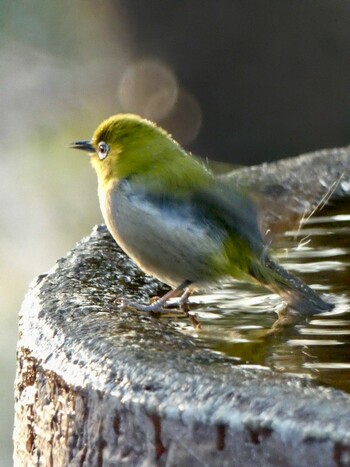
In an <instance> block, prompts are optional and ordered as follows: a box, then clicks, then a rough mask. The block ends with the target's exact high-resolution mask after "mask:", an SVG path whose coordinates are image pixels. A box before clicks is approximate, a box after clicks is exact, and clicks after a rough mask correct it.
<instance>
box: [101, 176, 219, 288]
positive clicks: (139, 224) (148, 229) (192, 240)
mask: <svg viewBox="0 0 350 467" xmlns="http://www.w3.org/2000/svg"><path fill="white" fill-rule="evenodd" d="M99 198H100V205H101V210H102V214H103V217H104V219H105V222H106V224H107V227H108V229H109V231H110V232H111V234H112V235H113V237H114V239H115V240H116V241H117V243H118V244H119V245H120V247H121V248H122V249H123V250H124V251H125V252H126V253H127V254H128V255H129V256H130V257H131V258H132V259H133V260H134V261H135V262H136V263H137V264H138V265H139V266H140V268H141V269H143V270H144V271H145V272H147V273H150V274H151V275H153V276H155V277H157V278H158V279H160V280H161V281H163V282H165V283H167V284H169V285H171V286H176V285H179V283H180V282H183V281H184V280H190V281H193V282H196V283H198V282H201V283H208V282H211V281H215V280H218V279H220V278H221V277H222V276H223V275H224V274H225V272H224V270H225V267H226V265H225V261H227V258H225V253H224V248H223V241H224V239H225V236H226V232H225V231H223V230H222V228H220V227H219V226H217V225H215V223H213V222H211V220H210V219H207V218H205V216H203V215H201V214H200V213H198V212H197V210H196V208H195V207H194V206H192V205H191V203H190V202H188V201H181V200H175V199H171V198H169V197H167V196H159V195H157V196H155V195H152V194H150V193H147V192H146V191H145V190H144V189H143V188H140V187H139V186H137V185H134V184H133V183H132V182H129V181H128V180H121V181H119V182H117V183H114V184H111V185H109V186H108V187H107V189H106V188H105V187H104V188H100V189H99ZM221 256H222V258H221V261H218V258H219V259H220V257H221ZM214 263H215V266H214ZM217 264H222V270H220V271H218V270H217Z"/></svg>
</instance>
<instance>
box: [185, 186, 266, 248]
mask: <svg viewBox="0 0 350 467" xmlns="http://www.w3.org/2000/svg"><path fill="white" fill-rule="evenodd" d="M192 199H193V203H194V204H195V205H196V206H197V209H199V210H200V211H202V212H203V213H204V212H206V213H207V215H210V217H213V218H215V219H216V221H217V222H218V223H221V224H225V226H226V227H228V228H229V229H230V230H231V231H232V232H233V233H234V234H235V235H239V236H240V237H241V238H243V239H245V240H247V241H248V243H249V245H250V247H251V248H252V249H253V251H254V252H256V253H257V254H260V253H261V251H262V250H263V248H264V242H263V239H262V236H261V233H260V230H259V226H258V216H257V209H256V207H255V205H254V204H253V202H252V201H251V200H250V199H249V198H247V197H246V196H244V195H241V194H240V193H239V192H237V191H234V190H232V189H229V188H226V187H224V186H221V185H220V186H217V187H215V189H210V190H200V191H196V192H194V193H193V196H192Z"/></svg>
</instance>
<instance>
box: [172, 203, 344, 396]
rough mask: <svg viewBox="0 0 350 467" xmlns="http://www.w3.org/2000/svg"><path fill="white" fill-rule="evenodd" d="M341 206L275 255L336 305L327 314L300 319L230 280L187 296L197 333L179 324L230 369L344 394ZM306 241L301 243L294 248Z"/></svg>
mask: <svg viewBox="0 0 350 467" xmlns="http://www.w3.org/2000/svg"><path fill="white" fill-rule="evenodd" d="M343 209H345V212H339V207H337V213H336V215H334V214H333V213H332V212H330V213H329V215H323V216H322V217H314V218H311V219H309V220H308V221H307V222H306V224H305V226H304V228H303V229H301V230H300V231H299V232H294V231H290V232H287V234H286V235H285V236H284V237H283V238H282V239H280V241H279V244H278V245H277V247H278V248H277V250H276V251H275V257H277V258H278V260H279V261H280V262H281V263H282V264H283V265H284V266H285V267H286V268H287V269H289V270H291V271H293V272H295V273H297V274H298V275H299V276H300V277H301V278H302V279H304V280H305V282H306V283H307V284H309V285H312V287H313V288H314V289H316V290H317V291H318V292H319V293H322V294H325V296H326V298H327V299H329V300H330V301H331V302H333V303H334V304H335V305H336V307H335V309H334V310H333V311H332V312H329V313H324V314H322V315H317V317H316V316H313V317H301V316H299V315H297V314H294V313H291V312H290V310H286V309H284V308H283V306H281V302H280V298H279V297H277V296H275V295H271V294H266V290H265V289H263V288H260V287H255V286H250V285H247V284H241V283H230V284H226V285H225V286H224V287H223V288H222V289H221V290H214V291H212V292H210V293H208V294H206V295H196V296H194V297H193V298H192V300H191V310H192V311H193V312H194V313H195V314H196V316H197V317H198V318H199V320H200V323H201V330H198V329H193V328H191V327H190V325H188V324H187V322H186V324H185V322H182V321H181V323H179V327H180V328H181V329H183V331H184V332H186V333H191V334H194V335H196V336H197V338H198V340H199V342H200V343H201V345H203V346H206V347H209V348H211V349H213V350H215V351H219V352H222V353H224V354H226V355H228V356H230V357H232V358H233V361H234V362H236V363H237V364H240V365H260V366H263V367H266V368H271V369H273V370H276V371H281V372H285V373H288V374H294V375H303V376H307V377H310V378H312V379H314V380H315V381H317V382H319V383H323V384H327V385H331V386H333V387H335V388H339V389H343V390H346V391H348V392H350V292H349V286H348V284H349V278H350V277H349V267H348V266H349V264H350V239H349V235H348V234H349V233H350V215H349V214H347V212H349V210H350V209H349V207H348V206H347V207H345V208H344V207H343ZM306 236H308V243H307V245H304V246H298V245H299V244H300V243H303V239H304V238H305V237H306ZM286 252H287V254H286ZM276 312H278V314H277V319H276Z"/></svg>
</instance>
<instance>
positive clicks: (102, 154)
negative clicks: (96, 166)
mask: <svg viewBox="0 0 350 467" xmlns="http://www.w3.org/2000/svg"><path fill="white" fill-rule="evenodd" d="M97 149H98V157H99V158H100V160H101V161H103V159H105V158H106V157H107V156H108V153H109V146H108V144H107V143H105V142H104V141H101V142H100V143H98V147H97Z"/></svg>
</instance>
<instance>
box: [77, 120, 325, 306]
mask: <svg viewBox="0 0 350 467" xmlns="http://www.w3.org/2000/svg"><path fill="white" fill-rule="evenodd" d="M70 147H71V148H73V149H79V150H82V151H85V152H86V153H87V154H89V155H90V160H91V164H92V166H93V168H94V169H95V171H96V173H97V177H98V197H99V203H100V208H101V212H102V215H103V218H104V221H105V223H106V225H107V228H108V230H109V232H110V233H111V235H112V236H113V238H114V239H115V241H116V242H117V243H118V245H119V246H120V247H121V248H122V250H124V252H125V253H126V254H127V255H128V256H129V257H130V258H131V259H132V260H133V261H134V262H135V263H136V264H137V265H138V266H139V268H140V269H141V270H142V271H144V272H145V273H147V274H150V275H152V276H153V277H155V278H157V279H159V280H160V281H161V282H163V283H165V284H167V285H169V286H170V288H171V290H170V291H169V292H167V293H166V294H165V295H163V296H162V297H161V298H159V299H158V300H156V301H150V302H149V303H148V304H143V303H138V302H133V301H130V300H126V299H125V300H124V303H125V304H126V305H127V306H129V307H131V308H134V309H136V310H139V311H145V312H163V311H165V310H166V307H167V305H168V302H169V300H170V299H171V298H173V297H178V296H180V299H179V307H180V308H181V307H182V306H184V305H185V304H186V303H187V302H188V299H189V297H190V295H191V294H192V293H193V292H194V291H198V290H206V289H207V288H208V289H209V288H213V287H219V286H220V283H222V282H223V281H227V280H228V279H233V280H239V281H246V282H249V283H258V284H261V285H263V286H265V287H266V288H267V289H269V290H270V291H272V292H273V293H276V294H278V295H280V297H281V298H282V301H283V302H286V304H287V306H288V307H291V308H292V309H293V310H295V311H297V312H299V313H301V314H304V315H312V314H316V313H322V312H326V311H330V310H331V309H332V308H333V304H331V303H328V302H327V301H325V300H324V299H323V298H321V296H320V295H318V294H317V293H316V292H315V291H314V290H313V289H311V288H310V287H309V286H307V285H306V284H305V283H304V282H303V281H302V280H301V279H299V278H297V277H296V276H294V275H292V274H291V273H289V272H287V270H286V269H284V268H283V267H282V266H281V265H279V264H278V263H276V262H275V261H274V260H273V259H272V258H271V257H270V255H269V251H268V250H269V249H268V245H267V244H266V243H265V241H264V239H263V237H262V234H261V232H260V230H259V226H258V213H257V209H256V206H255V204H254V203H253V201H252V200H251V199H250V198H249V196H247V195H246V194H244V193H242V192H240V190H238V189H235V188H233V187H231V186H230V187H229V186H228V185H227V184H224V183H223V182H222V181H220V180H219V179H218V178H217V177H215V176H214V174H213V173H212V172H211V171H210V170H209V169H208V168H207V167H206V166H205V165H204V164H203V163H202V162H201V161H199V160H198V158H196V157H194V156H193V155H192V154H191V153H189V152H188V151H186V150H185V149H183V148H182V147H181V145H180V144H179V143H177V142H176V141H175V140H174V139H173V138H172V137H171V135H170V134H169V133H168V132H167V131H165V130H164V129H162V128H161V127H159V126H158V125H157V124H155V123H153V122H151V121H149V120H147V119H145V118H142V117H140V116H138V115H134V114H117V115H113V116H111V117H110V118H107V119H106V120H104V121H103V122H102V123H101V124H100V125H99V126H98V127H97V129H96V130H95V132H94V133H93V136H92V138H91V139H90V140H85V141H76V142H74V143H71V145H70Z"/></svg>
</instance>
